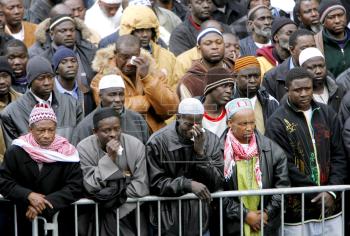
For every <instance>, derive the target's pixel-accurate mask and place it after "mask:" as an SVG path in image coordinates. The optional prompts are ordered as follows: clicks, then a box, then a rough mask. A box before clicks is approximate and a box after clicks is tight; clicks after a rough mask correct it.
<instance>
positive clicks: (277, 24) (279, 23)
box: [271, 17, 296, 41]
mask: <svg viewBox="0 0 350 236" xmlns="http://www.w3.org/2000/svg"><path fill="white" fill-rule="evenodd" d="M289 24H293V25H295V26H296V24H295V22H294V21H292V20H291V19H289V18H287V17H276V18H275V19H274V20H273V22H272V26H271V37H272V41H273V36H275V34H277V32H278V31H279V30H280V29H281V28H282V27H283V26H285V25H289Z"/></svg>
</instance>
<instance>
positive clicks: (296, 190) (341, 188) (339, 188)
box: [0, 185, 350, 236]
mask: <svg viewBox="0 0 350 236" xmlns="http://www.w3.org/2000/svg"><path fill="white" fill-rule="evenodd" d="M348 190H350V185H329V186H314V187H293V188H279V189H261V190H244V191H219V192H215V193H212V194H211V197H212V198H213V199H214V198H215V199H219V208H220V209H219V211H220V223H219V226H220V229H219V232H220V235H223V233H224V230H223V213H224V210H223V199H224V198H232V197H237V198H239V199H240V198H241V197H245V196H260V201H261V202H260V209H261V214H263V212H264V196H268V195H280V196H281V228H280V235H282V236H284V213H285V212H284V208H285V206H286V204H285V199H284V196H285V195H290V194H301V201H302V202H301V205H302V216H301V218H302V220H301V227H302V233H303V232H304V225H305V212H304V211H305V209H304V208H305V194H307V193H320V192H338V193H339V192H340V193H341V220H342V235H344V226H345V219H344V218H345V217H344V214H345V199H344V198H345V192H346V191H348ZM196 199H197V200H198V201H199V203H198V204H199V216H198V220H199V233H200V236H202V235H205V234H206V233H207V232H202V224H203V219H202V205H203V203H202V201H201V200H200V199H198V197H197V196H196V195H194V194H192V193H189V194H186V195H183V196H180V197H159V196H146V197H143V198H128V199H127V201H126V203H134V204H136V216H137V220H136V225H137V235H141V223H140V221H141V219H140V215H141V209H140V206H141V204H142V203H144V202H155V203H157V204H156V205H157V214H158V227H157V229H156V231H157V234H158V235H159V236H160V235H161V234H162V227H161V204H162V203H163V202H166V201H177V202H178V214H179V216H178V217H179V219H178V222H179V226H178V227H179V235H180V236H181V235H182V233H183V232H184V230H186V229H184V228H183V226H182V224H181V222H182V221H183V216H182V201H186V200H196ZM0 200H1V201H7V200H6V199H4V198H0ZM324 201H325V199H324V195H322V233H324V230H325V209H324V208H325V203H324ZM73 205H74V221H75V229H74V231H75V235H78V233H79V226H78V215H79V214H78V206H81V205H94V206H95V235H96V236H99V207H98V203H96V202H94V201H93V200H91V199H86V198H84V199H80V200H78V201H76V202H75V203H73ZM242 209H243V201H242V200H241V199H240V229H241V230H240V232H241V236H243V235H244V230H243V229H244V219H243V210H242ZM58 213H59V212H57V213H56V214H55V216H54V217H53V222H51V223H47V222H46V220H45V219H43V218H42V217H37V218H36V219H35V220H33V222H32V236H37V235H38V220H45V221H44V222H45V224H44V229H45V232H47V231H49V230H51V231H52V232H53V234H52V235H54V236H57V235H58V220H57V218H58ZM16 214H17V212H16V206H15V205H14V217H15V219H14V227H15V229H14V232H15V236H17V233H18V231H17V220H16V217H17V215H16ZM119 220H120V217H119V209H118V210H117V224H116V227H117V235H118V236H119V235H120V230H119V226H120V222H119ZM260 224H261V225H260V227H261V230H260V235H262V236H263V235H264V221H263V218H262V219H261V223H260ZM323 235H324V234H323Z"/></svg>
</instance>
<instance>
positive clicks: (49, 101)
mask: <svg viewBox="0 0 350 236" xmlns="http://www.w3.org/2000/svg"><path fill="white" fill-rule="evenodd" d="M30 92H31V93H32V94H33V96H34V98H35V100H36V101H37V102H38V103H44V104H47V105H50V106H51V104H52V92H51V93H50V97H49V98H48V99H47V100H46V101H45V100H44V99H41V98H39V97H38V96H36V95H35V94H34V93H33V91H32V89H30Z"/></svg>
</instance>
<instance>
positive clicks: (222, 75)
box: [204, 67, 234, 95]
mask: <svg viewBox="0 0 350 236" xmlns="http://www.w3.org/2000/svg"><path fill="white" fill-rule="evenodd" d="M224 84H234V81H233V75H232V72H231V71H230V70H228V69H225V68H222V67H214V68H211V69H210V70H208V72H207V85H206V86H205V88H204V95H207V94H208V93H209V92H210V91H211V90H213V89H215V88H217V87H219V86H221V85H224Z"/></svg>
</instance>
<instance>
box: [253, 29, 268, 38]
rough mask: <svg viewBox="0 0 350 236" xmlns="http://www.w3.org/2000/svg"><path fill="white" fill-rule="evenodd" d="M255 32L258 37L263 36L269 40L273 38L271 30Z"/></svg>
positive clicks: (256, 30) (257, 30)
mask: <svg viewBox="0 0 350 236" xmlns="http://www.w3.org/2000/svg"><path fill="white" fill-rule="evenodd" d="M254 31H255V33H256V34H257V35H261V36H263V37H265V38H268V39H270V38H271V28H265V29H258V28H256V29H255V30H254Z"/></svg>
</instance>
